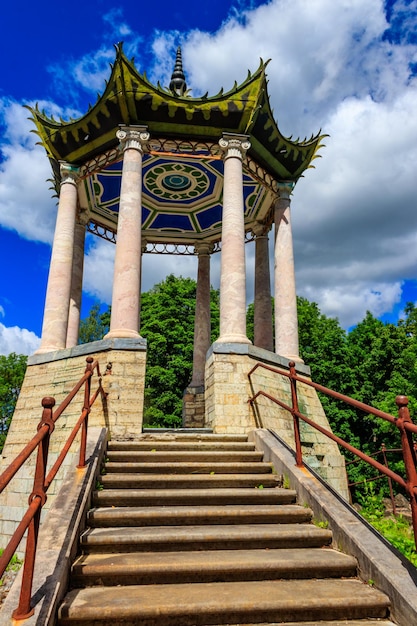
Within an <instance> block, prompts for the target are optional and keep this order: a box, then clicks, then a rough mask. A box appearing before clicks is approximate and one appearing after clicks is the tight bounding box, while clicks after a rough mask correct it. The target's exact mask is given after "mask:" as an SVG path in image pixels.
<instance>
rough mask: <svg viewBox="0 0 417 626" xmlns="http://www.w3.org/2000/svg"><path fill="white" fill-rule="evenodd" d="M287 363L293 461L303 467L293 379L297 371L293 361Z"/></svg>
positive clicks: (295, 387) (295, 386)
mask: <svg viewBox="0 0 417 626" xmlns="http://www.w3.org/2000/svg"><path fill="white" fill-rule="evenodd" d="M288 365H289V368H290V383H291V400H292V417H293V422H294V439H295V462H296V466H297V467H304V463H303V452H302V450H301V437H300V420H299V418H298V397H297V381H296V379H295V377H296V376H297V372H296V371H295V363H294V361H290V362H289V363H288Z"/></svg>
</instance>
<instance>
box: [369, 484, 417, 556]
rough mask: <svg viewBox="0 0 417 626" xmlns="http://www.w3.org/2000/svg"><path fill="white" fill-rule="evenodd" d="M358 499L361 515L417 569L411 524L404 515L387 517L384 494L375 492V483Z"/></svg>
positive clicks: (416, 554)
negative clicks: (383, 499)
mask: <svg viewBox="0 0 417 626" xmlns="http://www.w3.org/2000/svg"><path fill="white" fill-rule="evenodd" d="M358 499H359V500H360V502H359V503H360V505H361V507H362V508H361V511H360V513H361V515H362V516H363V517H364V518H365V519H366V520H367V521H368V522H369V523H370V524H372V526H373V527H374V528H375V529H376V530H377V531H378V532H379V533H381V535H382V536H383V537H385V539H386V540H387V541H389V542H390V543H391V544H392V545H393V546H394V548H397V550H398V551H399V552H401V554H403V555H404V556H405V557H406V558H407V559H408V560H409V561H411V563H412V564H413V565H414V566H415V567H417V552H416V546H415V542H414V533H413V527H412V525H411V523H410V522H409V521H408V520H407V519H406V518H405V517H404V516H403V515H390V516H389V517H386V516H385V510H384V505H383V502H382V494H381V493H377V492H376V491H375V487H374V485H373V483H369V485H368V486H367V488H366V490H365V493H364V494H363V495H361V497H360V498H358Z"/></svg>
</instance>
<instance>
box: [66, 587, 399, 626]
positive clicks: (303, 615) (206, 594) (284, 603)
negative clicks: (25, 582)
mask: <svg viewBox="0 0 417 626" xmlns="http://www.w3.org/2000/svg"><path fill="white" fill-rule="evenodd" d="M388 606H389V603H388V600H387V598H386V596H385V595H384V594H382V593H380V592H379V591H377V590H376V589H374V588H371V587H369V586H367V585H365V584H363V583H361V582H359V581H357V580H333V579H326V580H308V581H307V580H290V581H288V580H274V581H269V580H263V581H250V582H226V583H224V582H222V583H195V584H192V585H190V584H182V583H181V584H172V585H143V586H138V585H131V586H123V587H122V586H119V587H90V588H89V587H87V588H85V589H75V590H73V591H70V592H69V593H68V594H67V596H66V598H65V599H64V602H63V604H62V605H61V607H60V610H59V614H58V623H59V624H60V625H61V626H63V625H64V624H80V625H81V624H82V625H83V626H93V625H94V626H96V625H97V623H98V621H97V620H98V618H99V623H100V624H112V626H113V625H114V624H123V625H124V626H126V625H131V626H133V625H135V626H137V625H138V624H140V625H141V626H156V625H160V626H204V625H206V624H237V623H248V622H253V623H260V622H271V621H275V622H291V621H292V622H294V621H297V620H298V621H301V620H309V621H310V622H311V620H312V619H313V620H314V619H315V618H317V619H319V620H336V619H339V620H341V619H346V617H347V616H349V617H350V618H352V619H365V618H386V617H387V611H388ZM313 623H314V622H313Z"/></svg>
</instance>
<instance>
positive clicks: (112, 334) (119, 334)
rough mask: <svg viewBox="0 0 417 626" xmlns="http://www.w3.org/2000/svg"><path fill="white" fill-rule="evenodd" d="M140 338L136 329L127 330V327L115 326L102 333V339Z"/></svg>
mask: <svg viewBox="0 0 417 626" xmlns="http://www.w3.org/2000/svg"><path fill="white" fill-rule="evenodd" d="M125 338H130V339H140V338H141V336H140V335H139V333H138V332H137V330H129V329H128V328H120V329H119V328H116V329H114V330H110V331H109V332H108V333H107V335H104V337H103V339H125Z"/></svg>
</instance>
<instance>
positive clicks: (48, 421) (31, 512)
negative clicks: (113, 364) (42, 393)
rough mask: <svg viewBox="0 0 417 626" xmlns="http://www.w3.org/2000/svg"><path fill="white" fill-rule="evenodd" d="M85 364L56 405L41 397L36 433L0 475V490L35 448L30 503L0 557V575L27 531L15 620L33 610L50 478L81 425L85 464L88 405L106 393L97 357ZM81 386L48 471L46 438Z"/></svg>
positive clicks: (81, 457) (83, 462)
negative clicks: (77, 409)
mask: <svg viewBox="0 0 417 626" xmlns="http://www.w3.org/2000/svg"><path fill="white" fill-rule="evenodd" d="M86 361H87V366H86V369H85V372H84V375H83V376H82V377H81V379H80V380H79V381H78V383H77V384H76V385H75V386H74V387H73V389H72V390H71V391H70V393H69V394H68V395H67V397H66V398H65V399H64V400H63V401H62V402H61V404H60V405H59V407H58V408H57V409H55V411H54V410H53V408H54V406H55V398H52V397H45V398H43V400H42V406H43V411H42V417H41V421H40V422H39V424H38V427H37V433H36V435H35V436H34V437H33V438H32V439H31V440H30V441H29V443H28V444H27V445H26V446H25V447H24V448H23V450H22V451H21V452H20V453H19V454H18V455H17V457H16V458H15V459H14V461H12V463H11V464H10V465H9V466H8V467H7V468H6V470H5V471H4V472H3V473H2V474H1V476H0V493H1V492H2V491H3V490H4V489H5V488H6V487H7V485H8V484H9V483H10V481H11V480H12V479H13V477H14V476H15V474H16V473H17V472H18V471H19V469H20V468H21V467H22V466H23V464H24V463H25V462H26V461H27V460H28V459H29V457H30V456H31V455H32V453H33V452H35V450H37V458H36V466H35V477H34V480H33V490H32V493H31V494H30V496H29V506H28V509H27V511H26V513H25V514H24V516H23V518H22V520H21V522H20V523H19V525H18V526H17V528H16V530H15V532H14V534H13V536H12V537H11V539H10V541H9V543H8V544H7V546H6V548H5V549H4V552H3V554H2V556H1V557H0V578H1V577H2V576H3V574H4V572H5V570H6V568H7V566H8V564H9V562H10V561H11V559H12V557H13V555H14V553H15V551H16V549H17V547H18V545H19V543H20V542H21V540H22V538H23V535H24V534H25V532H26V531H27V538H26V551H25V559H24V564H23V577H22V587H21V590H20V599H19V606H18V607H17V608H16V609H15V611H14V612H13V618H14V619H15V620H22V619H26V618H28V617H30V616H31V615H33V613H34V609H33V608H32V607H31V596H32V582H33V573H34V567H35V558H36V546H37V541H38V534H39V525H40V517H41V512H42V507H43V506H44V504H45V502H46V492H47V491H48V487H49V486H50V484H51V482H52V481H53V479H54V478H55V476H56V474H57V473H58V470H59V468H60V467H61V465H62V463H63V461H64V459H65V457H66V455H67V454H68V451H69V449H70V447H71V444H72V443H73V441H74V439H75V437H76V435H77V433H78V431H79V430H80V429H81V441H80V455H79V462H78V465H77V467H78V468H84V467H86V458H85V454H86V446H87V427H88V416H89V414H90V411H91V407H92V406H93V404H94V402H95V401H96V399H97V397H98V395H99V394H101V396H102V398H105V397H106V395H107V394H106V393H105V392H104V390H103V387H102V385H101V374H100V366H99V364H98V362H97V361H94V359H93V358H92V357H87V359H86ZM95 371H96V372H97V376H98V387H97V389H96V391H95V392H94V394H93V395H91V378H92V376H93V374H94V372H95ZM83 386H84V402H83V408H82V412H81V415H80V417H79V419H78V420H77V423H76V424H75V426H74V428H73V429H72V431H71V433H70V435H69V437H68V439H67V441H66V442H65V444H64V446H63V448H62V450H61V452H60V454H59V455H58V458H57V459H56V461H55V463H54V464H53V466H52V467H51V469H50V470H49V472H48V473H47V466H48V450H49V442H50V438H51V435H52V432H53V431H54V429H55V423H56V422H57V420H58V419H59V417H60V416H61V415H62V413H63V412H64V410H65V409H66V408H67V407H68V405H69V404H70V403H71V402H72V400H73V399H74V398H75V396H76V395H77V393H78V392H79V391H80V389H81V388H82V387H83Z"/></svg>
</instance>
